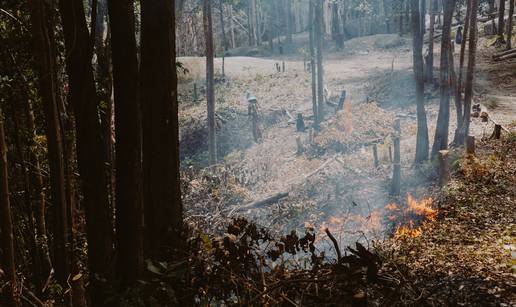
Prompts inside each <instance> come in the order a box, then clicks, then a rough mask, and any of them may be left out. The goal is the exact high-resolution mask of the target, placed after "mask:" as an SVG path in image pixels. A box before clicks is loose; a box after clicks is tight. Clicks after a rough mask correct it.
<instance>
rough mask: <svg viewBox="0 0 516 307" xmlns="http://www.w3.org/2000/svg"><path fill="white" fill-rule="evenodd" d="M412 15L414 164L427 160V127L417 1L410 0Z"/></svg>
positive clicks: (421, 39) (421, 42) (421, 40)
mask: <svg viewBox="0 0 516 307" xmlns="http://www.w3.org/2000/svg"><path fill="white" fill-rule="evenodd" d="M411 13H412V37H413V39H412V47H413V65H414V74H415V79H416V104H417V140H416V158H415V161H416V163H420V162H422V161H425V160H427V159H428V147H429V140H428V125H427V119H426V111H425V98H424V90H425V80H424V66H423V36H422V35H421V31H420V27H421V23H420V20H419V18H420V16H421V15H420V13H419V0H411Z"/></svg>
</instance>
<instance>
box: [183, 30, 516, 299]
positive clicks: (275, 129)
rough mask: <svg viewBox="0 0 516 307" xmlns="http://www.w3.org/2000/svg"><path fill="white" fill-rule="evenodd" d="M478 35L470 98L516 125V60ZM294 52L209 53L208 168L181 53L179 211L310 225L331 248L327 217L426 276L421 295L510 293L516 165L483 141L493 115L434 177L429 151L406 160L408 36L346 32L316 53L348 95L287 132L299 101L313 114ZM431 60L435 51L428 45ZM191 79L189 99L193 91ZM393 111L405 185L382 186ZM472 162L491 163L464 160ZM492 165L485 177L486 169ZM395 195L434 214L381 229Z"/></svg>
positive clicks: (430, 111) (343, 239)
mask: <svg viewBox="0 0 516 307" xmlns="http://www.w3.org/2000/svg"><path fill="white" fill-rule="evenodd" d="M488 42H489V40H488V39H482V40H481V41H480V43H479V44H480V51H479V62H478V73H477V81H476V85H475V93H476V95H475V96H476V97H475V99H476V101H477V102H478V103H482V105H484V106H486V107H487V108H488V112H489V114H490V116H491V118H493V119H495V120H496V121H497V122H498V123H500V124H502V125H504V127H506V128H507V129H509V130H511V129H512V131H514V128H516V122H515V121H516V112H515V108H516V102H514V98H513V97H516V89H515V88H514V86H511V84H512V85H514V83H515V80H516V76H515V71H516V69H515V68H516V67H515V66H516V63H515V62H514V61H513V62H503V63H499V64H498V63H496V64H495V63H494V62H492V60H491V59H490V54H491V53H492V52H493V49H492V48H487V47H486V46H487V44H488ZM438 48H439V47H438V46H436V51H437V50H438ZM303 52H304V51H303V50H299V52H298V53H297V54H296V55H294V56H283V57H274V58H270V57H269V58H256V57H239V56H235V57H229V58H226V59H225V76H224V77H222V76H221V73H220V67H221V60H220V59H217V60H216V63H215V65H216V67H217V72H216V75H217V78H216V79H217V80H216V94H215V95H216V104H217V123H218V128H219V130H218V132H217V133H218V148H219V150H218V153H219V160H220V161H221V162H220V164H218V165H216V166H213V167H209V168H206V167H204V166H203V161H205V160H206V151H207V145H206V138H205V137H204V136H205V135H206V125H205V118H206V110H205V109H206V108H205V104H204V101H205V100H204V89H203V86H201V84H203V75H204V69H203V67H204V61H203V59H199V58H181V59H179V61H181V62H182V63H183V64H184V65H185V67H186V68H187V69H188V70H189V73H187V74H185V75H183V76H180V82H181V84H180V128H181V146H182V156H183V160H182V166H183V169H184V171H183V179H184V180H183V182H184V184H183V192H184V193H183V194H184V202H185V209H186V211H187V215H186V218H187V220H188V221H189V222H191V223H193V224H195V225H197V226H198V227H200V228H201V229H203V230H204V231H205V232H207V233H213V232H222V231H223V229H224V228H225V226H226V223H227V221H228V220H229V219H231V218H233V217H236V216H245V217H247V218H248V219H250V220H252V221H255V222H256V223H258V224H259V225H262V226H264V227H267V228H268V229H271V230H273V231H275V232H276V233H288V232H290V231H291V230H298V231H303V230H304V228H305V227H314V228H315V229H317V230H321V231H319V233H320V235H319V236H320V238H319V239H318V242H319V246H318V247H319V248H320V249H322V250H327V251H328V253H329V254H330V253H333V250H332V249H333V245H331V244H329V243H328V242H327V241H328V240H325V236H326V235H325V234H324V231H323V230H324V229H325V228H328V229H330V231H331V233H333V234H334V235H335V237H336V238H337V240H338V242H339V245H340V246H346V245H348V244H351V243H353V242H354V241H360V242H362V243H364V244H367V245H368V246H372V245H374V246H376V247H377V248H379V249H380V250H383V252H384V255H388V256H386V257H388V258H389V259H391V262H392V264H393V265H399V266H400V270H401V271H403V272H404V273H406V274H407V275H406V278H408V279H414V281H415V282H416V283H417V284H418V285H419V286H420V289H424V292H421V295H422V296H424V297H425V299H426V300H427V301H430V302H434V303H436V304H438V303H439V302H441V303H442V302H443V299H444V300H445V301H446V300H448V301H446V302H451V301H453V302H456V303H458V304H461V303H471V304H481V303H482V302H483V301H482V300H483V299H485V300H487V301H489V302H495V303H504V304H508V305H510V304H511V303H514V302H516V301H514V299H515V298H514V296H512V297H511V296H509V294H510V293H511V290H515V289H516V288H515V287H516V277H515V274H514V273H515V270H516V263H515V259H516V251H515V250H516V245H515V244H516V242H515V240H516V239H515V238H516V234H515V232H516V229H515V214H514V211H515V210H514V206H515V202H516V193H515V191H514V189H511V188H510V187H511V186H512V187H514V186H515V185H516V182H515V181H514V173H507V171H508V170H510V169H511V168H512V170H514V169H515V168H516V164H515V162H516V156H515V153H514V147H515V144H516V143H514V141H506V143H504V144H501V143H500V144H498V143H493V142H490V141H488V140H487V139H486V137H489V136H490V134H491V131H492V129H493V127H492V126H493V123H492V122H488V123H487V124H486V123H483V122H482V121H481V120H480V119H473V122H472V128H471V129H472V134H474V135H475V136H476V137H477V139H478V140H479V142H478V145H479V150H478V155H477V156H478V157H477V158H476V159H473V160H468V159H466V158H465V157H463V155H462V154H461V153H460V152H457V153H452V155H451V156H452V158H451V159H452V163H453V164H452V165H453V169H454V175H453V176H454V177H453V180H452V181H451V183H450V185H449V186H448V187H447V188H446V189H444V190H439V189H437V188H436V187H435V185H434V183H433V182H434V179H435V176H436V174H435V171H434V170H435V166H434V165H432V164H431V163H428V164H427V165H424V166H422V167H420V168H414V167H413V163H412V162H413V158H414V154H415V153H414V151H415V134H416V117H415V104H414V102H413V101H414V100H413V97H414V87H415V86H414V83H413V72H412V55H411V51H410V41H409V40H408V39H405V38H399V37H398V36H397V35H375V36H369V37H363V38H357V39H353V40H351V41H347V42H346V44H345V50H344V51H331V52H329V53H328V54H327V55H325V63H324V71H325V84H326V87H327V89H328V99H329V100H331V101H337V100H338V96H339V95H340V92H341V91H342V90H346V91H347V99H346V107H345V108H344V110H343V111H339V112H335V111H334V110H333V109H332V108H331V107H329V106H327V105H326V106H325V108H326V116H325V121H324V123H323V125H322V129H321V132H320V133H318V134H317V135H315V136H314V137H313V140H312V139H311V138H310V136H309V135H310V133H309V132H308V131H307V132H296V126H295V122H293V121H292V120H291V116H292V117H295V116H297V114H298V113H302V114H303V116H304V117H305V122H306V124H307V125H308V126H310V125H311V122H312V119H311V117H310V115H311V113H312V111H311V110H312V104H311V83H310V73H309V72H307V71H306V70H305V67H304V65H303V57H304V56H303ZM283 62H285V68H286V71H285V72H277V71H276V68H275V64H276V63H279V64H280V66H281V65H282V63H283ZM457 62H458V61H456V63H457ZM435 63H439V59H438V57H437V58H436V60H435ZM435 75H436V76H437V75H438V70H437V69H436V72H435ZM194 83H196V85H197V87H198V93H197V96H198V99H197V101H195V100H194V99H192V98H193V97H194V93H193V84H194ZM246 92H249V93H251V94H252V95H254V96H256V97H257V99H258V102H259V108H260V115H261V120H262V129H263V138H262V140H261V141H260V142H258V143H255V142H254V140H253V138H252V133H251V128H250V124H249V120H248V117H247V102H246V99H245V95H246ZM438 95H439V93H438V89H437V88H435V87H432V86H430V88H428V89H427V90H426V91H425V96H426V98H427V105H426V108H427V116H428V123H429V134H430V142H431V143H432V141H433V134H434V131H435V123H436V118H437V112H438V106H439V99H438ZM454 112H455V110H454V109H452V112H451V116H450V119H451V122H450V139H452V138H453V133H454V131H455V127H456V123H455V117H454ZM397 118H399V119H400V120H401V131H402V137H401V145H402V178H403V179H402V195H403V197H402V198H401V199H393V198H391V197H390V196H389V182H390V176H391V173H392V168H391V162H390V160H389V147H390V146H391V144H392V133H393V128H392V126H393V122H394V121H395V119H397ZM296 138H299V139H300V140H301V141H302V143H303V147H304V153H302V154H298V153H297V149H298V148H297V142H296ZM373 143H377V144H378V145H377V146H378V149H379V158H380V165H379V166H378V167H375V166H374V162H373V154H372V144H373ZM502 149H503V150H502ZM500 153H501V154H500ZM480 170H483V171H485V172H487V173H486V174H483V173H474V172H480ZM488 178H490V179H491V181H486V180H488ZM493 178H494V179H493ZM493 180H494V181H493ZM280 192H285V193H288V197H285V198H284V199H282V200H280V201H279V202H277V203H274V204H272V205H266V206H257V207H248V206H246V205H245V204H248V203H250V202H252V201H257V200H261V199H264V198H266V197H268V196H270V195H274V194H276V193H280ZM405 195H411V196H413V197H414V199H415V201H416V202H421V203H424V202H425V201H428V199H430V198H431V199H432V200H433V201H430V203H431V204H430V205H429V206H431V207H432V208H433V209H435V210H437V212H438V216H439V218H438V219H437V220H436V221H433V220H432V219H429V218H428V217H426V218H425V217H423V219H424V220H426V222H425V223H424V226H421V227H417V228H416V227H414V228H413V229H412V231H411V232H409V233H403V232H401V233H399V235H395V236H394V237H392V238H389V237H388V236H387V237H386V234H388V233H392V232H395V229H393V227H396V226H395V225H393V223H392V221H389V216H390V215H392V212H390V210H391V209H389V208H392V206H389V204H396V205H397V207H405V206H406V202H407V200H406V199H405ZM407 198H409V199H410V197H408V196H407ZM419 220H421V218H420V219H419ZM414 231H416V232H417V233H416V234H414ZM407 234H408V235H407ZM450 234H453V235H450ZM378 242H381V243H380V244H379V243H378ZM511 257H512V258H511ZM402 267H403V268H402ZM477 290H478V291H477ZM422 291H423V290H422ZM513 292H514V291H513ZM473 294H474V295H473ZM448 296H450V297H448ZM511 299H512V300H511Z"/></svg>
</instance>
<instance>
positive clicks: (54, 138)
mask: <svg viewBox="0 0 516 307" xmlns="http://www.w3.org/2000/svg"><path fill="white" fill-rule="evenodd" d="M29 9H30V15H31V23H32V35H33V40H34V60H35V64H36V68H37V73H38V81H39V94H40V96H41V100H42V103H43V110H44V113H45V122H46V137H47V144H48V163H49V168H50V186H51V192H52V193H51V194H52V203H53V204H54V218H55V220H54V227H53V232H54V242H53V243H54V268H55V270H56V279H57V282H58V283H59V284H61V285H62V286H65V285H66V282H67V279H68V275H69V274H70V258H69V257H70V255H69V251H68V250H67V247H66V246H67V244H68V243H69V242H68V234H67V229H68V223H67V216H68V213H67V203H66V190H65V168H64V161H63V159H64V158H63V143H62V139H63V135H62V130H61V124H60V120H59V113H58V104H60V103H61V102H60V99H61V98H60V94H59V88H60V87H61V84H60V83H59V80H58V78H57V68H56V51H55V39H54V32H53V25H52V22H51V20H52V19H53V18H52V16H51V11H52V10H53V8H51V7H48V6H47V4H45V2H44V1H42V0H31V1H29Z"/></svg>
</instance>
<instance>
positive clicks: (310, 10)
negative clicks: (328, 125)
mask: <svg viewBox="0 0 516 307" xmlns="http://www.w3.org/2000/svg"><path fill="white" fill-rule="evenodd" d="M308 6H309V8H308V15H309V18H308V24H309V29H308V31H310V34H309V36H310V37H309V38H310V72H311V75H312V111H313V114H314V126H315V127H319V116H318V115H317V113H318V108H317V69H316V67H315V47H314V25H315V18H314V4H313V3H312V1H310V2H309V3H308Z"/></svg>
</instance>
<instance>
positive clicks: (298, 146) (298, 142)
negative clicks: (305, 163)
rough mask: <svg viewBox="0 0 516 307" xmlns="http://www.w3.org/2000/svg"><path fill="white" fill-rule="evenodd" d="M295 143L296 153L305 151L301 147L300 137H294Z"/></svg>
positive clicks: (299, 153) (300, 153)
mask: <svg viewBox="0 0 516 307" xmlns="http://www.w3.org/2000/svg"><path fill="white" fill-rule="evenodd" d="M296 144H297V154H298V155H302V154H303V152H304V151H305V149H304V147H303V142H302V141H301V138H300V137H299V136H298V137H296Z"/></svg>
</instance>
